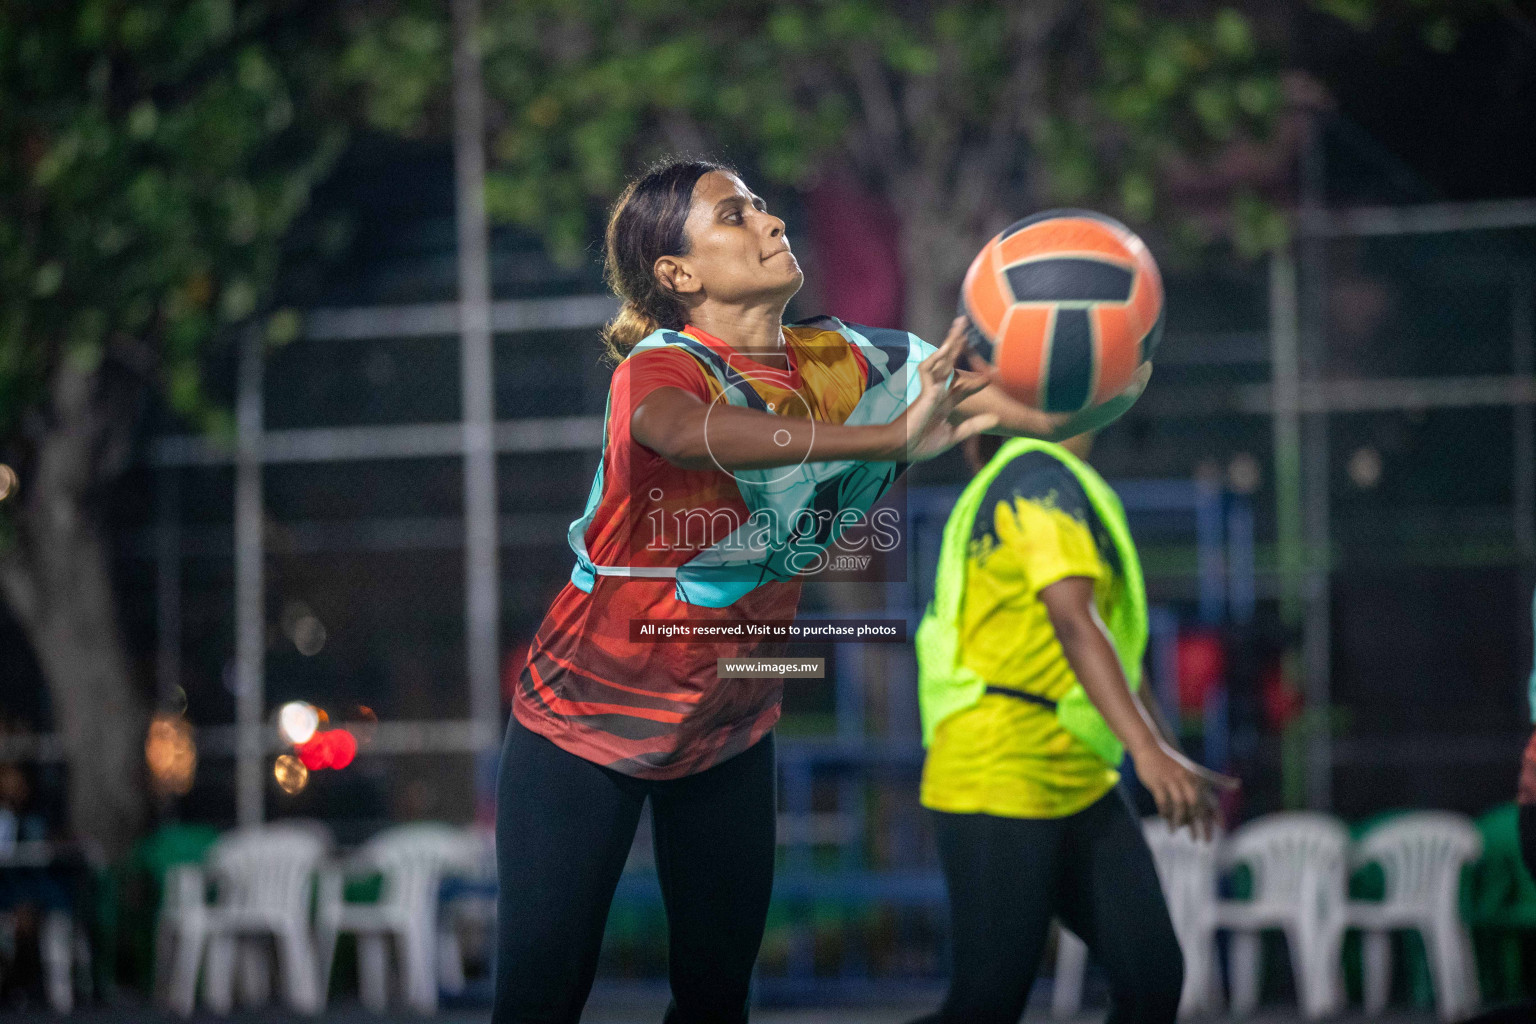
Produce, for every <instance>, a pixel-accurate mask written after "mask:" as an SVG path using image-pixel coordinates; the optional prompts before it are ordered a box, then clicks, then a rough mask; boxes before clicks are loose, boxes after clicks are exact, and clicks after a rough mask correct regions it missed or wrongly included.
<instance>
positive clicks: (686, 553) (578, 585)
mask: <svg viewBox="0 0 1536 1024" xmlns="http://www.w3.org/2000/svg"><path fill="white" fill-rule="evenodd" d="M606 256H607V276H608V281H609V283H610V285H611V286H612V287H613V290H614V291H615V292H616V293H617V294H618V295H619V297H620V298H621V299H623V302H624V305H623V308H622V310H621V311H620V313H619V314H618V316H617V317H616V318H615V319H614V321H613V322H612V323H611V324H609V326H608V328H607V329H606V331H605V335H604V338H605V341H606V343H607V346H608V350H609V353H610V355H611V356H612V357H613V358H614V359H615V360H617V361H618V366H617V367H616V369H615V370H614V374H613V381H612V384H611V385H610V390H609V397H608V411H607V415H606V417H605V425H604V447H603V456H602V460H601V462H600V464H599V467H598V471H597V476H596V479H595V480H594V481H593V485H592V490H591V494H590V496H589V499H588V503H587V508H586V510H585V512H584V513H583V515H582V517H581V518H580V519H577V520H576V521H575V522H574V523H572V524H571V530H570V542H571V547H572V548H573V550H574V551H575V554H576V566H575V568H574V570H573V571H572V574H571V581H570V583H568V584H567V585H566V586H565V587H564V588H563V589H562V590H561V591H560V593H559V595H558V596H557V597H556V598H555V600H554V603H553V605H552V606H551V608H550V610H549V612H548V614H547V615H546V616H545V618H544V622H543V624H542V625H541V626H540V628H539V630H538V633H537V634H536V636H535V638H534V640H533V643H532V644H531V646H530V648H529V654H528V661H527V665H526V667H525V668H524V670H523V672H522V674H521V676H520V677H519V679H518V683H517V687H516V692H515V694H514V699H513V716H512V722H511V724H510V726H509V729H508V733H507V739H506V745H505V748H504V750H503V753H502V763H501V774H500V780H499V784H498V791H497V801H498V814H497V856H498V870H499V875H500V883H501V900H500V913H499V926H498V927H499V930H500V934H499V944H498V961H497V963H498V966H497V978H496V1003H495V1011H494V1017H493V1019H494V1020H495V1021H496V1022H498V1024H512V1022H530V1021H538V1022H574V1021H576V1020H578V1019H579V1017H580V1015H581V1009H582V1006H583V1004H584V1003H585V1001H586V997H587V993H588V991H589V990H590V988H591V984H592V978H593V975H594V973H595V971H596V966H597V956H598V950H599V946H600V944H601V941H602V934H603V927H604V924H605V922H606V919H607V915H608V907H609V904H610V902H611V900H612V897H613V892H614V889H615V887H616V886H617V884H618V879H619V874H620V872H621V871H622V869H623V866H624V862H625V860H626V858H627V855H628V853H629V849H630V845H631V843H632V842H633V839H634V834H635V829H636V826H637V824H638V822H639V816H640V811H641V805H642V804H643V803H644V801H645V800H646V798H649V799H650V801H651V814H652V824H653V832H654V837H655V853H656V866H657V872H658V875H659V876H660V881H661V890H662V897H663V900H664V902H665V905H666V913H667V922H668V931H669V958H668V963H669V974H670V981H671V987H672V997H673V999H672V1005H671V1006H670V1007H669V1009H668V1011H667V1015H666V1020H667V1021H668V1022H669V1024H688V1022H699V1024H704V1022H708V1024H734V1022H738V1021H745V1020H746V1018H747V1002H748V985H749V981H750V978H751V973H752V965H753V963H754V961H755V960H756V957H757V951H758V947H759V944H760V943H761V940H762V933H763V924H764V920H765V918H766V915H767V909H768V899H769V893H770V889H771V884H772V876H773V860H774V823H775V804H774V755H773V738H772V733H771V731H770V730H771V729H772V727H773V724H774V722H775V721H777V719H778V716H779V705H780V697H781V692H782V684H781V683H779V682H777V681H773V680H766V679H764V680H759V679H726V680H721V679H720V678H719V676H718V674H717V671H716V663H717V659H719V658H731V657H741V656H744V655H751V654H754V653H758V652H759V647H758V645H757V644H756V643H755V642H753V641H751V640H749V639H740V640H736V639H732V640H726V641H722V642H698V641H691V642H665V641H656V640H648V639H642V638H641V635H640V634H638V633H635V632H632V630H635V629H637V628H638V626H639V623H640V622H641V621H642V620H643V621H644V622H651V623H656V622H661V623H663V624H666V623H667V621H668V620H675V621H679V622H682V621H686V622H687V623H688V624H689V625H690V626H692V627H697V626H699V625H718V626H720V627H723V628H729V627H730V626H731V624H741V623H746V622H753V621H761V620H766V619H792V618H794V616H795V611H796V608H797V605H798V601H799V592H800V581H799V579H798V577H799V576H800V575H802V574H803V573H804V572H805V571H806V569H807V568H808V567H809V566H812V565H814V564H815V562H816V558H817V557H818V556H819V554H820V552H822V551H824V550H825V549H826V548H827V547H828V546H829V545H830V544H831V543H833V542H834V541H835V540H836V537H837V535H838V533H839V531H841V530H842V529H845V528H846V527H847V526H848V525H849V524H850V523H855V522H858V521H860V519H861V517H863V516H865V515H866V514H867V513H869V512H870V509H871V507H872V506H873V505H874V503H875V502H876V501H878V500H879V498H880V496H881V495H882V494H884V493H885V492H886V490H887V489H888V488H889V487H890V485H891V483H892V482H893V481H894V480H895V478H896V476H897V475H899V473H900V472H901V470H902V469H903V468H905V466H906V464H907V463H910V462H916V461H921V460H925V459H931V458H933V457H935V456H937V455H939V454H940V453H942V452H944V451H945V450H947V449H948V448H950V447H951V446H953V445H954V444H956V443H958V442H959V441H961V440H963V439H964V438H966V437H968V436H971V435H972V434H975V433H977V432H979V431H992V432H995V433H1001V434H1009V435H1030V436H1041V437H1049V438H1060V437H1065V436H1070V435H1072V434H1076V433H1080V432H1082V431H1083V430H1087V429H1092V428H1093V427H1096V426H1099V425H1102V424H1103V423H1106V422H1108V421H1109V420H1111V419H1113V418H1115V417H1116V416H1118V415H1119V414H1120V413H1121V412H1123V411H1124V410H1125V409H1126V408H1128V407H1129V406H1130V404H1131V403H1132V402H1134V401H1135V399H1136V396H1137V395H1139V394H1140V391H1141V389H1142V388H1143V387H1145V384H1146V373H1143V374H1142V375H1141V376H1140V377H1139V378H1138V379H1137V381H1136V382H1135V383H1134V384H1133V385H1132V387H1131V389H1129V390H1128V391H1127V392H1126V393H1125V394H1124V395H1122V396H1120V397H1119V398H1116V399H1114V400H1113V401H1111V402H1110V403H1107V404H1106V405H1104V406H1100V407H1099V408H1097V409H1094V410H1090V411H1089V412H1087V413H1083V414H1078V415H1077V416H1076V417H1074V418H1072V419H1071V420H1068V419H1066V418H1065V417H1057V416H1050V415H1047V414H1045V413H1041V412H1038V411H1036V410H1033V409H1030V408H1028V407H1025V406H1023V405H1020V404H1019V403H1017V402H1013V401H1011V400H1009V399H1008V398H1007V397H1006V396H1004V395H1002V394H1001V392H999V391H998V389H997V388H995V387H993V386H991V385H990V383H989V382H988V379H987V378H986V377H985V376H983V375H982V374H978V373H968V372H965V371H961V370H957V369H956V361H957V359H959V358H960V357H961V355H962V353H963V351H964V345H965V339H964V327H965V322H964V320H963V319H961V320H957V321H956V322H955V324H954V325H953V326H952V327H951V330H950V332H949V334H948V336H947V337H946V338H945V339H944V342H943V344H942V345H940V346H939V347H938V348H937V349H935V348H934V347H933V346H931V345H929V344H927V343H926V342H924V341H922V340H921V339H919V338H917V337H916V336H915V335H911V334H908V333H907V332H905V331H892V330H884V329H877V328H869V327H861V326H858V325H854V324H844V323H841V322H840V321H837V320H835V319H833V318H830V317H821V318H816V319H814V320H810V321H805V322H802V323H798V324H789V325H786V324H784V322H783V314H784V308H785V305H786V304H787V303H788V302H789V300H790V298H791V297H792V296H793V295H794V294H795V293H796V292H797V291H798V290H799V288H800V284H801V281H802V279H803V275H802V273H801V270H800V267H799V264H798V263H797V262H796V260H795V256H794V254H793V252H792V251H791V250H790V247H789V242H788V240H787V239H786V238H785V236H784V222H783V221H781V220H780V219H779V218H777V217H775V216H773V215H772V214H770V213H768V211H767V209H766V207H765V205H764V203H763V201H762V200H761V199H759V198H758V197H757V196H756V195H754V194H753V193H752V191H751V190H750V189H749V188H748V187H747V186H746V184H745V183H743V182H742V180H741V179H740V177H738V176H737V175H736V174H735V173H734V172H732V171H731V170H729V169H727V168H724V167H721V166H719V165H716V164H712V163H707V162H701V161H678V162H673V163H668V164H665V165H662V166H659V167H657V168H655V169H653V170H651V171H650V172H648V173H647V174H645V175H644V176H642V177H641V178H639V179H637V180H636V181H634V182H633V183H631V184H630V186H629V187H628V188H627V189H626V190H625V192H624V194H623V195H622V196H621V197H620V199H619V201H618V203H617V204H616V206H615V208H614V211H613V214H612V217H611V218H610V221H609V224H608V232H607V249H606Z"/></svg>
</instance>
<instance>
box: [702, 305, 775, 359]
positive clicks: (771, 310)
mask: <svg viewBox="0 0 1536 1024" xmlns="http://www.w3.org/2000/svg"><path fill="white" fill-rule="evenodd" d="M688 320H689V322H690V323H692V324H693V325H694V326H695V327H697V328H699V329H700V330H703V331H707V332H709V333H710V334H712V335H714V336H715V337H717V338H719V339H720V340H721V341H723V342H725V343H726V344H727V345H729V346H731V348H733V349H735V350H736V351H737V352H740V353H741V354H743V355H749V356H751V357H752V358H753V359H755V360H757V361H759V362H766V363H768V364H769V365H770V366H771V365H774V362H775V357H778V358H784V357H785V352H784V331H783V324H784V307H783V306H780V305H767V306H733V307H728V308H721V307H718V306H713V305H712V304H710V303H704V304H703V305H701V306H699V307H698V308H696V309H695V310H693V312H692V314H691V315H690V316H689V318H688Z"/></svg>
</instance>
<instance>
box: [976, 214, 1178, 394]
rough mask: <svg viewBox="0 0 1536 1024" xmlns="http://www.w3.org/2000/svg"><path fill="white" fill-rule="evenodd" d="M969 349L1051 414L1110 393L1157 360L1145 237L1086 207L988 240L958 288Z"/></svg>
mask: <svg viewBox="0 0 1536 1024" xmlns="http://www.w3.org/2000/svg"><path fill="white" fill-rule="evenodd" d="M960 311H961V312H962V313H964V314H965V315H966V316H967V317H968V318H969V319H970V321H971V328H970V346H971V351H972V352H974V353H975V354H976V355H977V356H978V357H979V358H981V359H982V360H984V361H985V362H987V363H990V364H991V365H993V366H995V367H996V368H997V371H998V377H999V381H1000V383H1001V384H1002V386H1003V388H1004V390H1006V391H1007V392H1008V393H1009V394H1010V395H1012V396H1013V397H1014V398H1017V399H1018V400H1019V401H1021V402H1024V403H1025V404H1027V405H1030V406H1033V407H1034V408H1037V409H1043V410H1045V411H1046V412H1077V411H1079V410H1081V409H1086V408H1089V407H1091V406H1095V405H1098V404H1099V403H1100V402H1103V401H1105V400H1107V399H1110V398H1113V397H1114V396H1115V395H1117V394H1119V393H1120V392H1121V391H1122V390H1124V388H1125V386H1126V385H1127V384H1129V383H1130V381H1131V376H1132V374H1134V373H1135V372H1136V368H1137V367H1139V366H1140V365H1141V364H1142V363H1144V362H1146V361H1147V360H1148V359H1151V358H1152V352H1153V350H1154V349H1155V348H1156V347H1157V342H1158V339H1159V336H1160V335H1161V334H1162V327H1163V281H1162V277H1161V276H1160V275H1159V274H1158V272H1157V263H1156V262H1155V261H1154V260H1153V259H1152V254H1151V252H1149V251H1148V250H1147V246H1146V244H1145V243H1144V242H1142V240H1141V239H1140V238H1138V237H1136V235H1135V233H1134V232H1132V231H1131V230H1130V229H1129V228H1127V227H1126V226H1125V225H1124V224H1121V223H1120V222H1119V221H1117V220H1114V219H1113V218H1111V217H1106V216H1104V215H1103V214H1101V213H1094V212H1092V211H1090V210H1047V211H1045V212H1044V213H1037V214H1035V215H1034V216H1033V217H1026V218H1025V219H1023V220H1021V221H1019V222H1017V223H1016V224H1013V225H1012V226H1011V227H1009V228H1008V229H1007V230H1006V231H1004V232H1003V233H1002V234H1000V235H998V236H997V237H996V238H994V239H992V240H991V241H990V242H988V243H987V244H986V245H984V246H982V249H981V252H979V253H977V254H976V259H975V260H973V261H972V262H971V269H970V270H968V271H967V272H966V275H965V283H964V284H963V285H961V288H960Z"/></svg>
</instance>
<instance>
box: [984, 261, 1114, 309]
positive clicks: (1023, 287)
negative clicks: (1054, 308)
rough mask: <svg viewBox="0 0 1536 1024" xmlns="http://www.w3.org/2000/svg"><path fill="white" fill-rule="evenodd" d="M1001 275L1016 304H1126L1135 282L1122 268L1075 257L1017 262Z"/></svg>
mask: <svg viewBox="0 0 1536 1024" xmlns="http://www.w3.org/2000/svg"><path fill="white" fill-rule="evenodd" d="M1003 273H1004V274H1006V275H1007V277H1008V287H1009V289H1010V290H1011V291H1012V292H1013V301H1015V302H1125V301H1126V300H1127V299H1129V298H1130V297H1131V285H1132V283H1134V277H1133V275H1132V274H1131V272H1130V271H1129V270H1126V269H1125V268H1124V267H1117V266H1115V265H1114V264H1113V263H1105V262H1104V261H1103V260H1094V259H1084V258H1081V257H1076V256H1069V257H1062V258H1060V259H1048V260H1032V261H1030V262H1029V263H1019V264H1016V265H1015V266H1012V267H1009V268H1008V269H1007V270H1005V271H1003Z"/></svg>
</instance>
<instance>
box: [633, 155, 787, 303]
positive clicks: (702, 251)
mask: <svg viewBox="0 0 1536 1024" xmlns="http://www.w3.org/2000/svg"><path fill="white" fill-rule="evenodd" d="M683 230H684V232H685V233H686V235H687V237H688V255H686V256H663V257H662V258H661V259H659V260H657V261H656V271H657V273H658V274H659V275H660V276H661V277H662V280H663V281H664V282H667V283H668V284H670V285H671V287H672V288H673V290H675V291H677V292H678V293H679V294H681V295H682V296H683V298H684V301H686V302H689V303H690V304H696V303H697V301H698V300H700V299H706V298H707V299H712V300H714V301H716V302H723V303H727V304H731V305H738V304H755V303H762V302H777V303H779V304H783V303H785V302H788V301H789V299H790V297H791V296H793V295H794V294H795V292H797V291H799V290H800V284H801V282H802V281H803V280H804V279H805V274H804V272H803V271H801V269H800V263H799V261H797V260H796V259H795V254H794V253H792V252H790V250H789V239H788V238H786V237H784V222H783V221H782V220H780V219H779V218H777V217H775V216H773V215H772V214H771V213H769V212H768V210H767V206H766V204H764V202H763V201H762V200H761V199H759V198H758V197H757V196H756V195H754V194H753V192H752V190H751V189H749V188H747V186H746V184H745V183H743V182H742V180H741V179H740V178H738V177H736V176H735V175H734V174H725V173H721V172H719V171H710V172H709V173H708V174H706V175H704V176H703V177H701V178H700V179H699V180H698V183H697V184H695V185H694V186H693V203H692V205H691V206H690V207H689V210H688V220H687V222H686V224H685V225H684V228H683Z"/></svg>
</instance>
